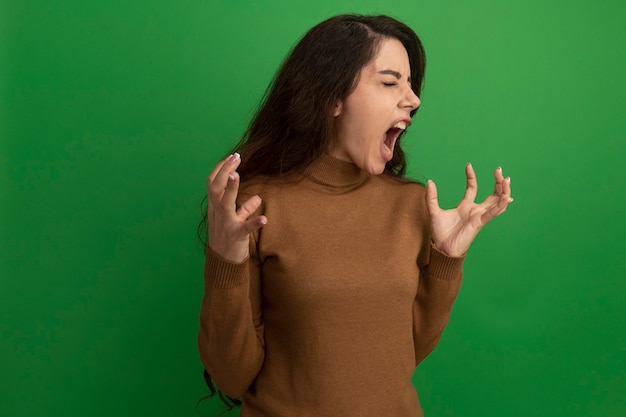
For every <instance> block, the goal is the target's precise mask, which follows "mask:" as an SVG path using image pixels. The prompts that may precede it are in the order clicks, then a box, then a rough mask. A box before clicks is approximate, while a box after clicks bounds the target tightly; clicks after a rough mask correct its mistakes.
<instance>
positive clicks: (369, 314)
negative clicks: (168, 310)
mask: <svg viewBox="0 0 626 417" xmlns="http://www.w3.org/2000/svg"><path fill="white" fill-rule="evenodd" d="M255 194H258V195H259V196H261V198H262V199H263V204H262V207H261V208H260V209H259V211H258V213H257V214H260V213H262V214H265V215H266V216H267V219H268V224H267V225H265V226H264V227H263V228H262V229H261V230H260V231H258V232H257V233H255V234H253V235H252V236H251V239H250V256H249V258H248V259H247V260H245V261H244V262H243V263H241V264H234V263H230V262H228V261H226V260H224V259H223V258H221V257H220V256H219V255H217V254H215V253H214V252H212V251H211V250H210V249H208V250H207V256H206V263H205V270H204V278H205V294H204V298H203V301H202V308H201V313H200V333H199V337H198V345H199V352H200V357H201V359H202V362H203V363H204V366H205V367H206V369H207V371H208V372H209V374H210V375H211V376H212V377H213V378H214V380H215V382H216V384H217V386H218V387H219V388H220V389H221V390H222V391H223V392H225V393H226V394H228V395H229V396H231V397H242V400H243V405H242V409H241V417H309V416H315V417H326V416H342V417H343V416H358V417H368V416H371V417H385V416H389V417H416V416H422V410H421V408H420V405H419V402H418V398H417V393H416V391H415V388H414V387H413V385H412V383H411V376H412V374H413V372H414V370H415V367H416V366H417V365H418V364H419V363H420V362H421V361H422V360H423V359H424V358H425V357H426V356H427V355H428V354H429V353H430V352H431V351H432V350H433V349H434V347H435V346H436V344H437V342H438V341H439V338H440V337H441V333H442V331H443V329H444V327H445V326H446V324H447V322H448V318H449V316H450V310H451V308H452V304H453V302H454V300H455V298H456V296H457V294H458V291H459V287H460V283H461V275H462V262H463V259H462V258H450V257H447V256H445V255H444V254H442V253H441V252H438V251H437V250H436V249H434V248H432V247H431V241H430V235H429V230H428V224H429V221H428V213H427V210H426V203H425V189H424V188H423V187H422V186H420V185H419V184H416V183H410V182H402V181H399V180H397V179H393V178H391V177H389V176H387V175H378V176H372V175H370V174H368V173H366V172H364V171H362V170H360V169H359V168H358V167H356V166H355V165H353V164H350V163H347V162H343V161H339V160H337V159H334V158H332V157H330V156H328V155H324V156H322V157H321V158H320V159H319V160H317V161H316V162H314V163H313V164H312V165H311V166H309V167H308V168H307V170H306V171H305V173H304V175H300V176H292V177H291V178H288V179H275V178H273V179H272V178H269V179H268V178H265V179H257V180H254V181H249V182H247V183H245V184H242V186H241V188H240V195H239V199H240V201H245V199H247V198H249V197H250V196H252V195H255Z"/></svg>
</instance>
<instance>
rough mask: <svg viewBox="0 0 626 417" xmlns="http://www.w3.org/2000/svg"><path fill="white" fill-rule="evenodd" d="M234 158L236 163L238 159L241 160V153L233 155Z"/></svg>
mask: <svg viewBox="0 0 626 417" xmlns="http://www.w3.org/2000/svg"><path fill="white" fill-rule="evenodd" d="M233 156H234V160H235V161H236V160H237V159H240V158H241V155H239V152H235V153H234V154H233Z"/></svg>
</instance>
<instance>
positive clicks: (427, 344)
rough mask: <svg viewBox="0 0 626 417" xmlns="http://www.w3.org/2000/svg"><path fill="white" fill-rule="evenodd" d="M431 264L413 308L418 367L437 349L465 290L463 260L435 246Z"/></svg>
mask: <svg viewBox="0 0 626 417" xmlns="http://www.w3.org/2000/svg"><path fill="white" fill-rule="evenodd" d="M428 258H429V261H428V263H427V264H425V265H423V266H420V279H419V283H418V288H417V296H416V298H415V303H414V304H413V342H414V344H415V365H416V366H417V365H419V364H420V363H421V362H422V361H423V360H424V359H425V358H426V357H427V356H428V355H429V354H430V353H431V352H432V351H433V349H435V347H436V346H437V343H439V339H441V335H442V333H443V330H444V328H445V327H446V325H447V324H448V320H449V318H450V313H451V311H452V304H453V303H454V301H455V300H456V297H457V294H458V293H459V289H460V287H461V279H462V275H463V260H464V257H461V258H451V257H448V256H447V255H445V254H444V253H442V252H440V251H439V250H437V248H435V247H434V246H431V247H430V248H429V256H428Z"/></svg>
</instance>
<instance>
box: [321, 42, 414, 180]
mask: <svg viewBox="0 0 626 417" xmlns="http://www.w3.org/2000/svg"><path fill="white" fill-rule="evenodd" d="M410 74H411V68H410V66H409V56H408V54H407V52H406V49H404V46H403V45H402V43H401V42H400V41H399V40H397V39H383V40H381V41H380V44H379V50H378V54H377V55H376V57H375V58H374V59H373V60H371V61H370V62H369V63H368V64H367V65H365V66H364V67H363V68H362V69H361V72H360V77H359V82H358V84H357V86H356V88H355V89H354V91H352V92H351V93H350V94H349V95H348V96H347V97H346V98H345V99H344V100H342V101H341V102H340V103H338V105H337V108H336V109H335V124H336V129H335V132H336V136H335V137H334V138H333V141H332V143H331V146H330V148H329V150H328V153H329V154H330V155H331V156H334V157H335V158H338V159H341V160H344V161H348V162H352V163H354V164H356V165H357V166H358V167H359V168H361V169H363V170H365V171H368V172H369V173H371V174H381V173H382V172H383V171H384V169H385V164H386V163H387V162H388V161H390V160H391V158H392V157H393V149H394V146H395V144H396V140H397V139H398V136H400V134H401V133H402V131H403V130H405V129H406V128H407V126H408V125H409V124H410V123H411V116H410V113H411V111H413V110H415V109H416V108H417V107H418V106H419V105H420V99H419V97H417V96H416V95H415V93H414V92H413V90H412V89H411V80H410Z"/></svg>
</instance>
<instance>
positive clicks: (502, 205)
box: [481, 196, 513, 225]
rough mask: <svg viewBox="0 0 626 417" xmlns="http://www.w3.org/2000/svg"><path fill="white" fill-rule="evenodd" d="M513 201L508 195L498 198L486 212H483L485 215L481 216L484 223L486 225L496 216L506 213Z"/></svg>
mask: <svg viewBox="0 0 626 417" xmlns="http://www.w3.org/2000/svg"><path fill="white" fill-rule="evenodd" d="M512 201H513V199H511V198H510V197H508V196H502V197H501V198H498V200H497V201H496V202H495V203H494V204H493V205H492V206H491V207H489V209H487V210H486V211H485V213H483V215H482V216H481V222H482V224H483V225H485V224H487V223H488V222H489V221H491V220H492V219H493V218H494V217H497V216H499V215H501V214H502V213H504V212H505V211H506V208H507V207H508V205H509V204H510V203H511V202H512Z"/></svg>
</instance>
